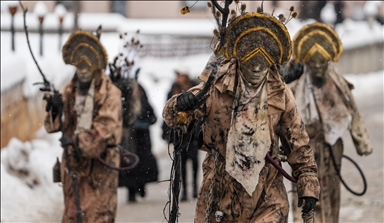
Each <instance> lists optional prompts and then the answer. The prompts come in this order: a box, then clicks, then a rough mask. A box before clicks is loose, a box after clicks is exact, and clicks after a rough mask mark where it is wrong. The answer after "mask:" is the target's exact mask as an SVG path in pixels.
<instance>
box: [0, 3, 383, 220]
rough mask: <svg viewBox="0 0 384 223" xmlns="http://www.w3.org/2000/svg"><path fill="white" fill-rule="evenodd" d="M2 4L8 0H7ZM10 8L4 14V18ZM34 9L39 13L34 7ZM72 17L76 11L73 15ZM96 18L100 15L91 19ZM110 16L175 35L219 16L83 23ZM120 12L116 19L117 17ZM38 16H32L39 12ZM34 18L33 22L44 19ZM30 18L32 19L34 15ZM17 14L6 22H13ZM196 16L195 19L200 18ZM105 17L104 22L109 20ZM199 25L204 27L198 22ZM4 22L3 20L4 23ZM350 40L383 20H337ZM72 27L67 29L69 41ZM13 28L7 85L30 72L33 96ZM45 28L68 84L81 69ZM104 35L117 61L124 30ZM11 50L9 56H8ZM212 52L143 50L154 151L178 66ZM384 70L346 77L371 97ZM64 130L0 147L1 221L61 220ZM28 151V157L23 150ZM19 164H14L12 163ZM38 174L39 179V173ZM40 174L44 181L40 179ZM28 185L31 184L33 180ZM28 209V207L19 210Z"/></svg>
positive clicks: (193, 65)
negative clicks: (57, 178)
mask: <svg viewBox="0 0 384 223" xmlns="http://www.w3.org/2000/svg"><path fill="white" fill-rule="evenodd" d="M2 7H3V2H2ZM5 14H6V13H2V14H1V19H2V21H1V26H3V22H4V21H3V18H9V17H6V16H5ZM28 16H30V18H32V17H33V16H34V17H36V15H35V14H33V13H30V14H29V15H28ZM71 16H73V15H72V14H69V13H68V14H66V15H65V19H64V26H66V27H67V28H70V27H71V22H72V20H71V19H68V18H71ZM46 18H47V20H46V21H44V24H45V25H46V27H55V26H57V23H58V22H57V15H53V14H47V16H46ZM72 18H73V17H72ZM21 19H22V17H20V13H18V14H17V15H16V18H15V25H16V26H18V27H19V28H20V27H22V20H21ZM92 19H93V21H92ZM103 19H105V21H103V22H104V23H103V24H104V25H105V27H106V29H109V28H117V29H118V30H119V33H120V32H125V31H127V32H130V33H134V32H136V30H137V29H140V31H141V33H146V34H149V33H151V34H156V35H158V34H161V33H166V34H168V35H171V34H172V35H173V34H174V35H176V34H182V35H187V34H188V35H189V34H196V35H205V36H207V35H211V34H212V30H213V28H214V27H215V23H214V22H209V21H207V20H208V19H205V20H192V21H188V20H183V21H178V20H156V21H155V20H121V17H120V16H118V15H115V14H113V15H109V17H108V16H107V14H105V15H103V16H102V15H101V14H82V15H81V16H80V24H81V25H82V26H83V27H88V28H90V29H93V30H95V29H96V28H97V26H98V25H99V22H101V21H102V20H103ZM114 19H116V20H115V23H113V21H114ZM32 20H33V19H32ZM32 20H31V24H28V26H31V27H32V26H35V27H37V26H36V25H37V24H36V23H37V18H35V20H36V21H34V22H35V24H33V21H32ZM28 21H29V20H28ZM9 22H10V20H8V23H7V22H4V24H6V23H7V24H8V27H9V24H10V23H9ZM312 22H313V20H307V21H303V22H301V21H299V20H295V19H294V20H291V21H290V22H289V23H288V25H287V28H288V29H289V32H290V34H291V35H292V36H294V34H295V33H296V32H297V31H298V30H299V29H300V28H301V27H302V26H303V25H305V24H309V23H312ZM193 24H195V25H193ZM104 25H103V26H104ZM199 26H200V27H199ZM2 29H3V27H2ZM337 32H338V33H339V34H340V35H341V40H342V42H343V45H344V47H345V48H352V47H358V46H362V45H363V44H372V43H375V42H379V41H382V40H383V39H382V38H383V27H382V26H379V25H377V24H375V26H374V29H373V30H369V29H368V25H367V23H366V22H354V21H351V20H346V21H345V22H344V23H343V24H341V25H340V26H338V27H337ZM68 35H69V34H64V35H63V44H64V42H65V40H66V39H67V38H68ZM10 38H11V37H10V34H9V32H1V55H2V57H1V91H2V92H3V91H4V90H6V89H9V88H11V87H12V86H13V85H14V84H15V83H17V82H19V81H21V80H23V79H25V84H24V93H25V94H26V95H27V96H33V95H34V94H35V93H36V92H37V91H38V87H37V86H33V85H32V83H35V82H41V81H42V78H41V76H40V74H39V71H38V70H37V68H36V66H35V64H34V62H33V60H32V58H31V56H30V53H29V50H28V47H27V43H26V39H25V34H24V33H21V32H17V33H16V35H15V43H16V44H15V48H16V52H12V51H11V49H10V48H11V47H10V44H9V43H10V41H11V39H10ZM38 40H39V36H38V34H36V33H30V41H31V47H32V50H33V51H34V53H35V57H36V59H37V60H38V63H39V65H40V66H41V68H42V70H43V72H44V73H45V74H46V75H47V79H48V80H50V81H52V83H54V84H55V86H56V87H60V86H62V84H63V83H66V82H68V81H69V79H70V78H71V77H72V76H73V74H74V72H75V68H74V67H73V66H70V65H65V64H64V62H63V61H62V58H61V51H59V46H58V36H57V34H45V35H44V44H45V45H44V56H39V55H38V52H39V42H38ZM100 40H101V42H102V44H103V45H104V47H105V48H106V50H107V52H108V54H109V61H110V62H111V61H112V60H113V58H114V56H115V55H117V53H118V51H119V44H120V41H119V35H118V33H103V34H102V35H101V39H100ZM4 55H6V56H4ZM209 56H210V55H209V54H200V55H193V56H188V57H178V58H154V57H146V58H141V60H140V64H141V72H140V76H139V79H138V81H139V83H140V84H141V85H142V86H143V88H144V89H145V90H146V92H147V96H148V98H149V102H150V104H151V105H152V106H153V108H154V111H155V114H156V116H157V118H158V120H157V122H156V123H155V125H153V126H151V127H150V131H151V137H152V138H151V140H152V145H153V153H154V154H160V153H162V152H163V150H164V148H166V143H165V141H164V140H162V138H161V124H162V115H161V113H162V109H163V106H164V104H165V102H166V95H167V92H168V90H169V89H170V87H171V84H172V82H173V80H174V79H175V74H174V69H175V68H177V67H185V66H187V67H188V68H187V69H189V71H190V75H191V76H192V77H193V78H197V77H198V75H199V74H200V72H201V71H202V69H203V68H204V66H205V63H206V62H207V60H208V58H209ZM383 72H384V71H379V72H373V73H369V74H347V75H345V78H346V79H347V80H348V81H350V82H351V83H353V84H354V85H355V90H354V91H353V93H354V95H355V96H357V97H367V96H371V95H372V96H373V95H377V94H380V93H381V94H382V90H383V77H384V73H383ZM378 80H380V81H378ZM59 138H60V133H55V134H48V133H47V132H46V131H45V129H44V128H41V129H40V130H39V132H38V133H37V136H36V138H35V139H33V140H31V141H30V142H25V143H22V142H20V141H19V140H17V139H12V140H11V141H10V142H9V144H8V145H7V146H6V147H5V148H3V149H2V150H1V219H2V222H47V221H49V222H57V221H60V218H61V215H62V212H63V195H62V188H61V187H60V184H55V183H52V167H53V165H54V163H55V162H56V158H57V157H59V159H61V153H62V148H61V147H60V144H59V141H58V139H59ZM21 154H24V155H23V156H25V157H24V159H22V158H21ZM9 166H13V167H14V169H16V171H15V170H13V171H12V170H10V169H9ZM23 169H28V170H29V173H30V174H29V175H28V177H22V176H20V175H17V170H23ZM34 180H36V181H34ZM34 182H39V184H38V185H35V183H34ZM28 185H29V186H28ZM20 210H23V211H20Z"/></svg>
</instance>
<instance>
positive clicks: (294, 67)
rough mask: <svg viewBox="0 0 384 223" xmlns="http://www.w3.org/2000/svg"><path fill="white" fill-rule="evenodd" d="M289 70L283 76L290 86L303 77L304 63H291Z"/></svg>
mask: <svg viewBox="0 0 384 223" xmlns="http://www.w3.org/2000/svg"><path fill="white" fill-rule="evenodd" d="M287 66H288V69H287V70H286V72H285V74H283V78H284V81H285V83H287V84H289V83H291V82H292V81H295V80H297V79H299V78H300V77H301V75H302V74H303V72H304V64H303V63H291V64H290V65H287Z"/></svg>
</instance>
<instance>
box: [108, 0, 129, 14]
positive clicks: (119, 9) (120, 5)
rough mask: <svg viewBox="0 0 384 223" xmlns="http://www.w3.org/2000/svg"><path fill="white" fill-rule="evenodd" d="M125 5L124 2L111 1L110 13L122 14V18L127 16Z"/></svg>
mask: <svg viewBox="0 0 384 223" xmlns="http://www.w3.org/2000/svg"><path fill="white" fill-rule="evenodd" d="M126 4H127V3H126V1H116V0H113V1H111V12H116V13H120V14H122V15H123V16H127V15H126Z"/></svg>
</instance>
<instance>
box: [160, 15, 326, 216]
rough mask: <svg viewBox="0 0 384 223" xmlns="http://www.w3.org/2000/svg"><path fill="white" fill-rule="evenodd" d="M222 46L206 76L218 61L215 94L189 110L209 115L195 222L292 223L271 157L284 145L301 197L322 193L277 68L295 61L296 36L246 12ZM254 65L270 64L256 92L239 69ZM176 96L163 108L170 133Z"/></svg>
mask: <svg viewBox="0 0 384 223" xmlns="http://www.w3.org/2000/svg"><path fill="white" fill-rule="evenodd" d="M222 41H225V45H224V48H223V49H222V51H216V52H215V54H214V55H213V56H212V57H211V58H210V62H208V64H207V66H206V67H205V70H204V71H203V73H202V74H201V75H200V79H202V80H203V81H207V78H208V76H209V75H210V74H211V72H212V71H213V70H215V67H212V65H211V64H212V62H213V63H215V62H216V63H218V73H217V76H216V79H215V81H214V83H213V85H212V87H211V88H210V90H209V92H208V94H209V97H208V99H207V100H206V102H205V104H204V105H203V106H201V108H199V109H196V110H194V111H188V114H189V119H190V120H193V119H199V118H201V117H204V123H203V139H204V144H205V146H206V147H208V148H209V149H210V152H209V153H207V155H206V157H205V160H204V162H203V182H202V187H201V190H200V193H199V196H198V201H197V207H196V212H195V222H216V220H215V219H216V218H215V213H218V212H219V213H223V218H222V219H221V222H231V223H233V222H239V223H240V222H241V223H243V222H287V221H288V212H289V204H288V198H287V192H286V189H285V187H284V184H283V176H282V175H281V174H280V173H279V172H278V170H277V169H276V168H275V167H273V166H272V164H271V163H269V162H267V161H266V160H265V156H266V154H267V153H269V154H270V155H271V156H272V157H273V158H275V157H276V156H277V154H278V152H279V140H281V141H282V142H283V143H284V145H285V149H286V152H287V154H288V162H289V164H290V165H291V166H292V168H293V176H294V177H295V178H297V179H298V188H299V190H298V191H299V195H300V197H303V196H304V197H314V198H318V196H319V191H320V188H319V183H318V180H317V175H316V173H317V167H316V162H315V160H314V157H313V151H312V149H311V148H310V147H309V146H308V141H309V138H308V136H307V133H306V132H305V128H304V124H303V123H302V121H301V118H300V115H299V113H298V112H297V109H296V104H295V100H294V98H293V95H292V93H291V91H290V89H289V88H287V87H286V85H285V84H284V83H283V81H282V79H281V77H280V74H278V71H277V69H272V67H274V65H275V64H285V63H286V62H287V60H288V59H289V58H290V55H291V42H290V36H289V34H288V31H287V29H286V27H285V26H284V25H283V24H281V23H280V22H279V21H278V20H277V19H275V18H274V17H272V16H269V15H267V14H264V13H244V14H242V15H241V16H238V17H236V18H234V19H233V20H232V21H231V22H230V24H229V25H228V27H227V39H226V40H222ZM222 55H224V56H225V57H223V56H222ZM248 63H251V64H261V65H263V66H264V67H270V68H269V70H268V73H267V75H266V76H265V77H264V78H263V79H262V80H261V81H260V82H259V83H258V85H257V87H256V86H252V85H250V84H249V83H248V82H247V81H246V80H245V79H244V78H243V74H242V72H241V67H242V66H243V65H244V64H248ZM202 87H203V83H201V84H200V85H198V86H196V87H193V88H191V89H189V90H188V91H190V92H192V93H194V94H197V93H198V92H199V91H200V90H201V89H202ZM178 96H179V95H175V96H173V97H172V98H171V99H169V100H168V101H167V103H166V105H165V107H164V110H163V117H164V120H165V122H166V123H167V124H168V125H169V126H170V127H172V128H176V126H177V123H176V121H175V111H176V105H177V97H178ZM275 159H276V161H277V162H279V161H278V160H277V158H275ZM212 185H214V186H213V190H212V192H210V188H211V187H212ZM209 201H212V203H211V205H209V203H210V202H209ZM207 205H208V207H207ZM207 210H208V211H207ZM206 218H207V221H205V220H206Z"/></svg>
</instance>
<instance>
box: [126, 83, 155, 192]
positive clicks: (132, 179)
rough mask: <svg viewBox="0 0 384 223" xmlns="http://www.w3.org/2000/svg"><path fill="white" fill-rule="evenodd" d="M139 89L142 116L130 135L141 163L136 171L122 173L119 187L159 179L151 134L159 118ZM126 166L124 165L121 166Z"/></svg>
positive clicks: (137, 120) (143, 92)
mask: <svg viewBox="0 0 384 223" xmlns="http://www.w3.org/2000/svg"><path fill="white" fill-rule="evenodd" d="M139 89H140V94H141V114H140V115H139V116H138V118H137V119H136V121H135V122H134V123H133V124H132V126H131V131H130V135H131V138H132V144H133V146H134V147H136V149H135V151H136V154H137V155H138V156H139V158H140V161H139V164H138V165H137V166H136V167H135V168H134V169H132V170H129V171H124V172H120V174H119V186H131V187H135V186H138V185H142V184H145V183H149V182H154V181H157V177H158V167H157V161H156V158H155V157H154V156H153V154H152V151H151V149H152V144H151V137H150V132H149V126H151V125H153V124H154V123H155V122H156V121H157V118H156V116H155V114H154V111H153V108H152V106H151V105H150V104H149V102H148V98H147V95H146V93H145V91H144V89H143V87H142V86H141V85H139ZM125 165H126V164H124V163H122V165H121V166H122V167H123V166H125Z"/></svg>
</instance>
